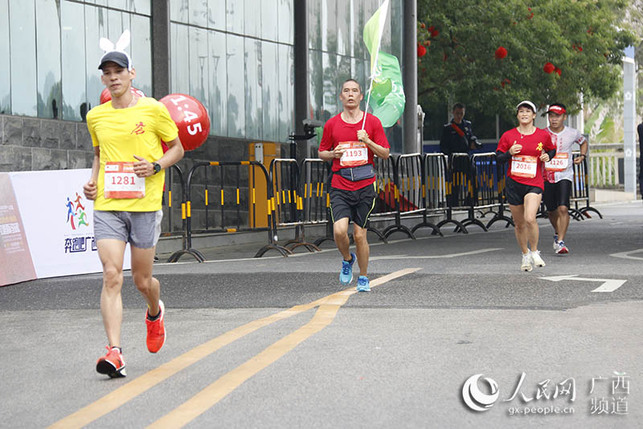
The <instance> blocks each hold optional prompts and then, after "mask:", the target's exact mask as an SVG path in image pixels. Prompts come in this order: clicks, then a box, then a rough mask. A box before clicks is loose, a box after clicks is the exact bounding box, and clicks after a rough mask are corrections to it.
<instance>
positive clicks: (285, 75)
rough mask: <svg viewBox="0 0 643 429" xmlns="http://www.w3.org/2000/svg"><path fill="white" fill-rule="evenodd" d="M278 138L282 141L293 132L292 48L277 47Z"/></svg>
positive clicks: (293, 75) (293, 79)
mask: <svg viewBox="0 0 643 429" xmlns="http://www.w3.org/2000/svg"><path fill="white" fill-rule="evenodd" d="M277 63H278V67H279V110H278V112H279V137H280V139H279V140H278V141H283V140H284V139H285V138H286V136H288V135H289V134H290V133H292V132H294V131H295V127H294V115H295V112H294V110H295V93H294V87H295V70H294V52H293V48H292V46H286V45H279V60H278V61H277Z"/></svg>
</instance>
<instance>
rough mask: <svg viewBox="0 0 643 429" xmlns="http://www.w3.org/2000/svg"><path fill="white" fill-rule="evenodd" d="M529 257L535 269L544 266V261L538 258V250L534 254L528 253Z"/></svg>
mask: <svg viewBox="0 0 643 429" xmlns="http://www.w3.org/2000/svg"><path fill="white" fill-rule="evenodd" d="M529 255H530V256H531V262H532V263H533V264H534V266H536V267H544V266H545V261H543V258H541V257H540V250H536V251H535V252H530V253H529Z"/></svg>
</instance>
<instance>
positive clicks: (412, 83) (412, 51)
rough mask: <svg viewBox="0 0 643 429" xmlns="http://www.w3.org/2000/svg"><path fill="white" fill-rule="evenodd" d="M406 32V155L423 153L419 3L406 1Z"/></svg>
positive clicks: (404, 131)
mask: <svg viewBox="0 0 643 429" xmlns="http://www.w3.org/2000/svg"><path fill="white" fill-rule="evenodd" d="M403 15H404V24H403V26H404V31H403V35H404V36H403V39H402V79H403V82H404V95H405V96H406V105H405V107H404V116H403V117H404V129H403V133H402V136H403V137H402V140H403V142H404V153H414V152H422V145H421V142H418V137H417V133H418V112H417V104H418V86H417V2H416V0H404V14H403Z"/></svg>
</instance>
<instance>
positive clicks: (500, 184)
mask: <svg viewBox="0 0 643 429" xmlns="http://www.w3.org/2000/svg"><path fill="white" fill-rule="evenodd" d="M494 155H495V154H494ZM494 161H495V171H496V198H497V199H498V211H497V212H495V214H494V215H493V218H491V220H490V221H489V222H487V229H489V228H490V227H491V225H493V224H494V223H496V222H498V221H499V220H504V221H506V222H507V224H506V225H505V228H508V227H509V225H512V226H513V225H514V221H513V219H512V218H511V216H506V215H505V207H506V205H507V196H506V192H505V189H506V186H505V185H506V179H507V163H506V162H505V163H499V162H498V160H497V158H495V157H494Z"/></svg>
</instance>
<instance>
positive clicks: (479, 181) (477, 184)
mask: <svg viewBox="0 0 643 429" xmlns="http://www.w3.org/2000/svg"><path fill="white" fill-rule="evenodd" d="M472 165H473V176H474V177H473V180H474V188H473V189H474V194H473V195H474V204H473V206H474V209H475V210H478V211H481V212H482V213H483V216H484V214H486V213H493V214H494V216H493V218H492V219H491V220H490V221H489V222H488V223H487V225H486V226H485V227H484V228H483V229H484V230H485V231H486V230H487V228H488V227H489V225H492V224H493V223H494V222H496V221H498V220H500V219H502V220H506V221H507V222H508V224H507V226H508V225H509V223H511V224H513V221H512V220H511V218H508V217H506V216H505V215H504V202H503V199H502V196H501V195H500V191H499V190H500V186H499V180H500V176H499V174H498V166H497V161H496V154H495V152H487V153H479V154H474V155H473V156H472ZM483 209H487V211H486V212H485V211H483ZM476 220H477V219H476ZM478 222H480V221H478ZM471 223H474V222H473V221H470V220H467V221H466V222H464V224H465V225H469V224H471Z"/></svg>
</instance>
